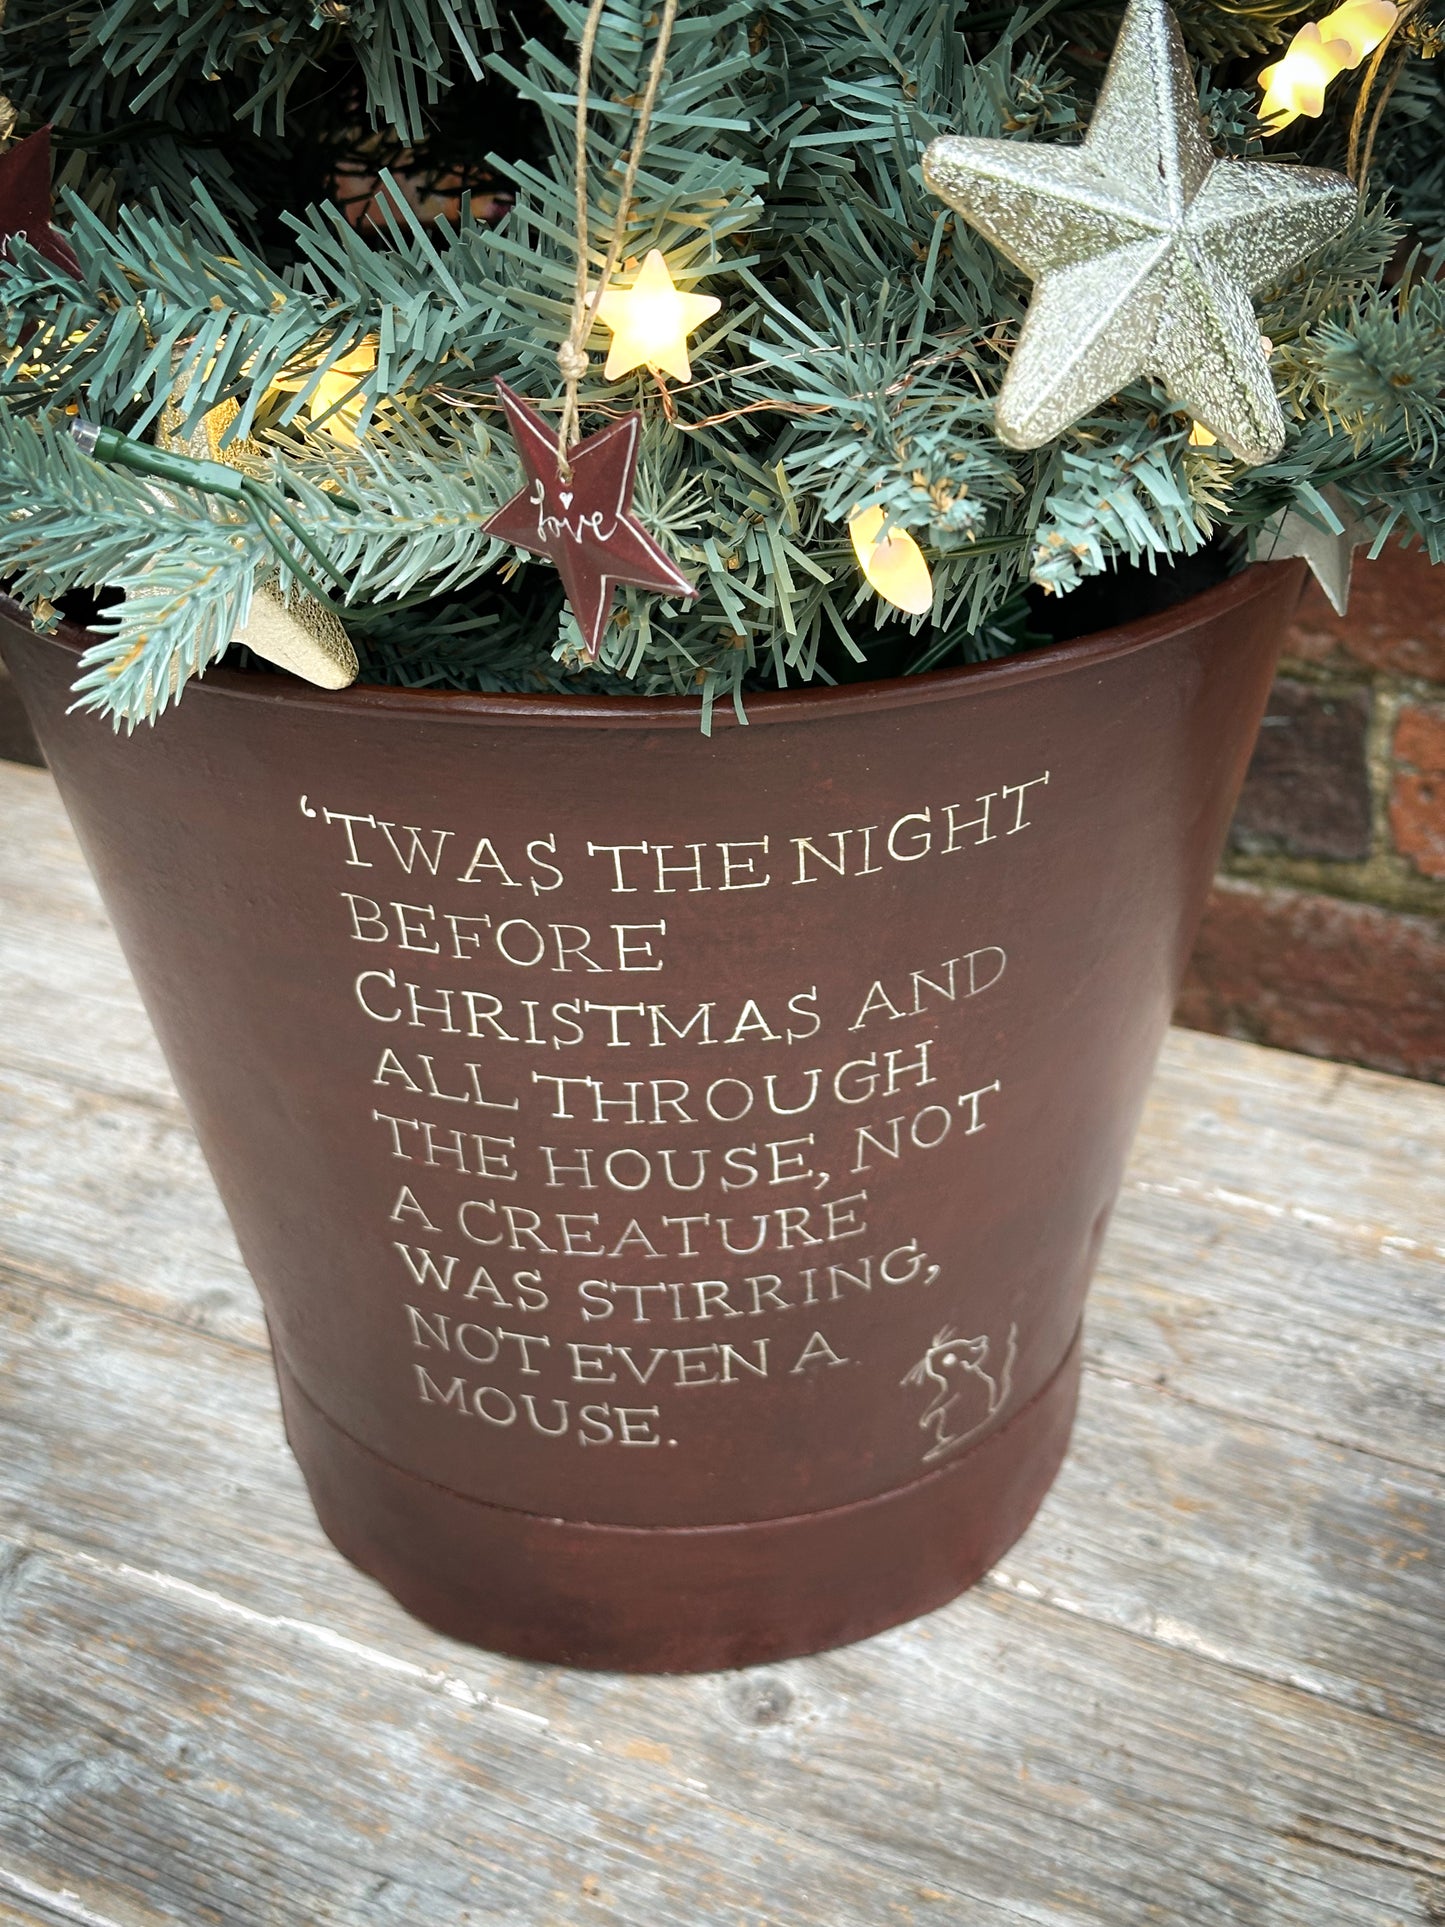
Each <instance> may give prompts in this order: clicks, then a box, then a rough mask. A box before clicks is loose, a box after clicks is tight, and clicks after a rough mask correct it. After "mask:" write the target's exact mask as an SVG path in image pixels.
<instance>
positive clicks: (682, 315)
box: [597, 248, 722, 381]
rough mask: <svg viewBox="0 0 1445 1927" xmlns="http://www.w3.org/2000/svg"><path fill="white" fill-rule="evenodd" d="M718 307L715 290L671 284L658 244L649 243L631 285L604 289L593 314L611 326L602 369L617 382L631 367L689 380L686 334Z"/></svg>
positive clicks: (719, 303) (690, 368)
mask: <svg viewBox="0 0 1445 1927" xmlns="http://www.w3.org/2000/svg"><path fill="white" fill-rule="evenodd" d="M721 306H722V302H721V301H719V300H718V298H717V296H716V295H715V294H685V293H683V292H682V291H681V290H680V289H678V288H676V287H675V286H674V285H673V280H672V276H671V274H669V272H668V268H667V263H666V261H664V260H663V258H662V251H661V249H659V248H650V249H649V250H648V252H647V255H646V258H645V259H644V261H643V263H642V271H641V272H640V273H639V275H638V277H637V279H636V280H635V281H634V282H633V284H632V286H631V287H630V288H608V289H607V290H606V291H605V292H604V294H603V296H602V299H601V300H600V301H599V302H598V303H597V319H598V320H599V321H600V322H602V324H603V326H604V327H608V328H610V329H611V330H612V347H611V350H610V351H609V353H608V356H607V366H606V368H605V369H604V370H603V373H604V375H605V376H606V378H607V380H608V381H619V380H620V379H621V378H622V376H623V375H629V374H631V372H632V370H633V369H634V368H652V369H656V370H658V371H660V372H661V373H662V374H665V375H671V376H673V377H674V379H675V380H677V381H690V380H691V379H692V363H691V362H690V361H689V360H688V358H687V338H688V336H689V335H690V334H691V333H692V332H693V330H694V329H695V328H700V327H701V326H702V324H703V322H704V321H706V320H707V319H708V317H709V316H710V315H715V314H716V313H717V311H718V309H719V308H720V307H721Z"/></svg>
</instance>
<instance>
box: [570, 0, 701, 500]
mask: <svg viewBox="0 0 1445 1927" xmlns="http://www.w3.org/2000/svg"><path fill="white" fill-rule="evenodd" d="M606 4H607V0H591V4H590V5H589V7H588V9H587V21H586V25H585V26H584V27H583V29H582V43H581V46H580V48H579V50H578V55H577V122H576V126H577V135H576V139H577V164H576V174H575V181H576V191H577V275H576V279H575V281H574V283H573V288H572V320H571V325H570V326H569V328H568V330H567V339H566V340H565V341H564V342H563V343H562V346H561V347H560V348H559V349H558V350H557V366H558V368H559V369H560V370H561V374H562V380H563V382H564V383H565V387H564V390H563V395H562V419H561V421H560V423H559V424H558V427H557V473H558V474H559V475H560V476H561V478H562V480H563V481H564V482H570V481H571V479H572V465H571V463H570V462H569V461H568V460H567V450H568V449H569V448H570V447H571V446H572V442H573V439H574V437H575V436H576V433H577V388H578V384H579V383H580V382H581V380H582V377H583V376H584V375H585V374H586V373H587V337H588V335H589V334H590V333H591V332H592V316H593V313H594V311H595V308H596V304H597V303H598V302H599V301H600V300H601V299H602V296H603V295H604V294H605V293H606V291H607V284H608V282H609V281H610V280H611V279H612V276H613V274H614V272H615V271H616V268H617V263H618V260H619V259H620V258H621V254H622V246H623V242H624V240H625V238H626V234H627V218H628V215H629V214H630V213H631V211H632V195H633V191H634V189H635V188H636V186H637V170H638V168H639V167H640V166H641V164H642V149H643V146H644V144H645V142H646V140H647V130H648V128H649V126H650V125H651V123H652V110H653V108H654V106H655V105H656V104H657V96H658V93H659V92H660V90H661V87H662V75H663V69H664V68H665V66H666V64H667V48H668V42H669V41H670V40H671V39H672V24H673V22H674V21H675V20H676V18H677V8H678V0H664V5H663V9H662V19H661V21H660V22H659V25H658V29H657V44H656V46H655V47H654V48H653V50H652V65H651V66H650V67H649V69H648V72H647V86H646V88H645V89H644V90H643V95H642V100H641V103H640V104H639V106H638V109H637V127H636V130H635V132H634V133H633V136H632V148H631V151H630V152H629V154H628V156H627V169H626V172H625V173H624V174H623V176H622V192H621V194H620V195H619V197H618V201H617V213H616V216H615V217H614V220H613V224H612V240H611V243H610V245H609V246H608V249H607V253H606V255H605V256H604V257H603V261H602V272H601V274H600V275H599V277H598V281H597V287H596V290H595V292H590V291H589V288H588V279H589V276H588V266H587V252H588V244H587V217H588V187H587V99H588V95H589V93H590V92H591V87H592V55H593V51H594V49H595V48H596V45H597V29H598V26H599V24H600V23H601V20H602V10H603V8H604V6H605V5H606Z"/></svg>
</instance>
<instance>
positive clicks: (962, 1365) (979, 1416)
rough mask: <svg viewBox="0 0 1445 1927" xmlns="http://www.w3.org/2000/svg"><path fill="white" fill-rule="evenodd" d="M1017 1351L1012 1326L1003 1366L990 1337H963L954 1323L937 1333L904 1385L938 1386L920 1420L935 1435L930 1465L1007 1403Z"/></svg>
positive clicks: (927, 1455) (1015, 1331)
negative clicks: (999, 1362) (994, 1350)
mask: <svg viewBox="0 0 1445 1927" xmlns="http://www.w3.org/2000/svg"><path fill="white" fill-rule="evenodd" d="M1017 1350H1018V1326H1017V1325H1010V1326H1009V1328H1008V1344H1007V1347H1006V1349H1005V1351H1004V1356H1003V1362H1002V1365H1001V1366H1000V1365H999V1364H998V1363H997V1361H996V1360H995V1359H994V1358H993V1356H992V1352H993V1341H992V1340H991V1339H990V1338H988V1337H986V1336H985V1337H979V1338H960V1337H959V1336H958V1333H957V1331H956V1330H955V1328H954V1327H953V1326H952V1325H945V1326H944V1328H943V1330H942V1331H940V1332H936V1333H935V1334H934V1338H933V1343H932V1344H931V1345H930V1346H929V1347H928V1350H927V1351H926V1352H925V1353H924V1354H923V1356H922V1358H921V1359H919V1361H918V1363H917V1364H916V1365H915V1366H914V1367H913V1369H912V1370H911V1371H910V1372H907V1373H905V1374H904V1377H903V1378H902V1380H901V1381H900V1383H902V1384H904V1385H931V1386H932V1387H933V1388H934V1389H933V1394H932V1396H931V1398H930V1399H929V1401H928V1404H927V1405H926V1406H925V1407H924V1409H923V1411H922V1412H921V1413H920V1415H919V1419H918V1423H919V1425H920V1426H921V1427H922V1428H923V1429H924V1430H925V1431H927V1432H932V1434H933V1443H932V1445H930V1446H929V1448H928V1450H927V1451H926V1452H925V1453H924V1455H923V1460H924V1463H925V1465H926V1464H928V1463H929V1462H930V1461H932V1460H934V1459H941V1458H944V1457H945V1456H946V1455H947V1454H948V1453H950V1452H953V1451H956V1450H957V1449H958V1447H959V1446H960V1445H963V1444H965V1443H966V1442H967V1441H968V1440H969V1439H971V1438H973V1437H974V1435H975V1434H976V1433H978V1432H981V1431H982V1430H983V1428H984V1427H985V1426H986V1425H987V1424H988V1422H989V1420H990V1419H991V1418H993V1416H994V1414H995V1413H996V1412H998V1411H1000V1410H1001V1409H1002V1408H1003V1406H1004V1405H1005V1404H1007V1402H1008V1396H1009V1393H1010V1391H1011V1390H1012V1388H1013V1367H1014V1357H1015V1354H1016V1353H1017Z"/></svg>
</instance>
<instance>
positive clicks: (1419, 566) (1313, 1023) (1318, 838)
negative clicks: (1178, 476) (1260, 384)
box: [0, 550, 1445, 1083]
mask: <svg viewBox="0 0 1445 1927" xmlns="http://www.w3.org/2000/svg"><path fill="white" fill-rule="evenodd" d="M13 696H14V692H13V690H10V689H9V688H8V687H7V686H6V684H5V682H4V680H3V671H0V757H4V756H9V757H14V758H17V759H19V760H22V761H38V760H39V757H38V754H37V752H36V751H35V748H34V743H33V739H31V738H30V735H29V731H28V729H27V728H26V726H25V723H24V719H23V717H22V716H21V715H20V713H19V709H18V705H16V704H15V702H14V700H13ZM1178 1015H1179V1019H1180V1021H1181V1022H1182V1023H1186V1024H1190V1025H1192V1026H1193V1027H1194V1028H1195V1029H1197V1030H1214V1031H1222V1032H1224V1033H1225V1034H1226V1035H1228V1036H1231V1037H1247V1038H1253V1039H1255V1040H1256V1041H1257V1042H1259V1043H1264V1044H1276V1045H1279V1046H1281V1047H1282V1048H1284V1049H1286V1050H1298V1051H1306V1052H1308V1053H1310V1054H1311V1055H1312V1056H1316V1057H1335V1058H1342V1059H1344V1060H1345V1061H1346V1062H1349V1063H1355V1064H1367V1065H1370V1066H1372V1067H1373V1068H1375V1069H1377V1070H1387V1071H1402V1072H1404V1073H1405V1074H1406V1075H1408V1076H1411V1077H1426V1078H1432V1079H1434V1080H1436V1081H1437V1082H1442V1083H1445V567H1442V568H1441V569H1440V570H1439V571H1434V570H1432V569H1431V568H1430V567H1429V565H1428V564H1427V563H1425V562H1424V561H1423V560H1422V559H1421V558H1420V557H1419V556H1418V555H1415V554H1410V553H1404V552H1401V551H1398V550H1391V551H1389V552H1388V553H1387V554H1386V555H1384V556H1382V557H1381V558H1380V559H1379V560H1378V561H1376V562H1368V563H1367V562H1360V563H1358V564H1357V566H1356V570H1355V589H1354V594H1353V597H1352V598H1351V602H1350V612H1349V615H1348V616H1347V617H1346V618H1345V619H1344V620H1343V621H1341V620H1338V619H1337V618H1336V617H1335V616H1334V615H1333V614H1332V613H1331V611H1330V609H1329V606H1328V605H1327V604H1326V602H1325V600H1324V598H1323V596H1321V595H1320V593H1319V591H1318V590H1317V589H1316V588H1315V586H1314V584H1313V583H1311V584H1310V586H1309V588H1308V589H1307V590H1306V593H1305V598H1304V600H1303V602H1302V603H1301V605H1300V611H1299V616H1298V619H1297V620H1296V622H1295V625H1294V628H1293V629H1292V631H1291V632H1290V636H1289V640H1288V642H1287V644H1286V652H1285V663H1284V667H1283V669H1282V672H1281V674H1280V677H1279V680H1278V682H1277V683H1276V685H1275V690H1274V695H1273V698H1272V700H1271V703H1270V708H1269V713H1268V715H1267V716H1266V718H1265V723H1264V727H1263V729H1262V730H1261V731H1260V740H1259V747H1258V750H1257V751H1256V753H1255V757H1254V761H1253V763H1252V764H1251V766H1250V772H1249V777H1248V780H1247V782H1246V784H1245V789H1244V794H1243V796H1242V797H1241V799H1240V805H1239V811H1238V814H1237V816H1236V818H1235V822H1234V828H1233V831H1232V832H1231V837H1230V847H1229V851H1228V854H1227V856H1226V858H1225V862H1224V867H1223V871H1222V873H1221V876H1220V879H1219V883H1218V885H1217V887H1216V889H1215V892H1214V896H1213V898H1212V900H1211V902H1210V905H1209V909H1208V911H1207V913H1206V915H1205V919H1204V925H1203V928H1202V930H1201V932H1200V937H1199V943H1198V946H1197V948H1196V950H1195V954H1194V961H1193V964H1192V966H1191V969H1190V974H1189V979H1188V982H1187V984H1186V985H1185V989H1184V994H1183V996H1182V998H1181V1000H1180V1004H1179V1011H1178Z"/></svg>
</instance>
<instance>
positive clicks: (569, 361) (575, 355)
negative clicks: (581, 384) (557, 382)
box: [557, 336, 588, 382]
mask: <svg viewBox="0 0 1445 1927" xmlns="http://www.w3.org/2000/svg"><path fill="white" fill-rule="evenodd" d="M557 366H558V368H559V369H560V370H561V374H562V379H563V381H568V382H576V381H581V379H582V377H583V376H584V375H585V374H586V373H587V368H588V355H587V351H586V349H585V348H579V347H578V346H577V343H576V342H575V341H573V340H572V339H571V337H570V336H569V337H568V339H567V340H566V341H564V342H563V343H562V346H561V347H560V348H559V349H558V350H557Z"/></svg>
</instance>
